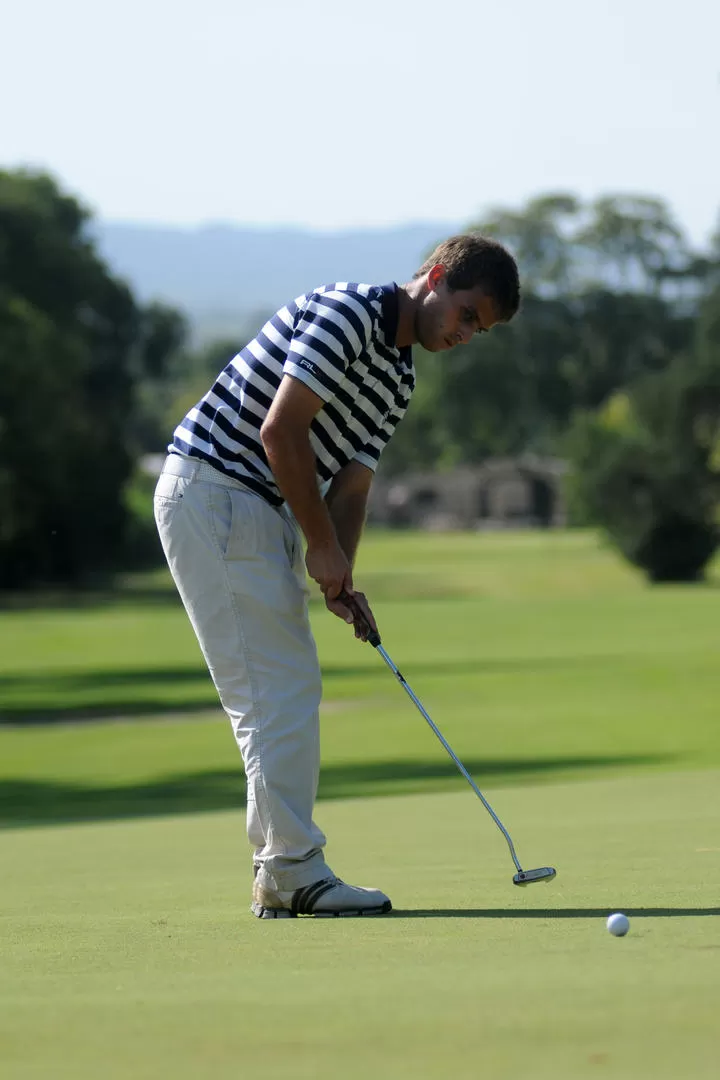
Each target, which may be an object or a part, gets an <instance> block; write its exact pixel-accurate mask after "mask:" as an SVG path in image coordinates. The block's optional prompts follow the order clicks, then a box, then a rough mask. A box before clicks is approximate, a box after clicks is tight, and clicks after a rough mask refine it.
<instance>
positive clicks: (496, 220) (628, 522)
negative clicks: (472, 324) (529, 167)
mask: <svg viewBox="0 0 720 1080" xmlns="http://www.w3.org/2000/svg"><path fill="white" fill-rule="evenodd" d="M470 228H474V229H477V230H479V231H482V232H484V233H486V234H489V235H492V236H495V237H497V238H498V239H500V240H501V241H503V242H504V243H505V244H506V245H507V246H508V247H509V248H510V249H511V250H512V251H513V253H514V254H515V256H516V258H517V260H518V263H519V265H520V269H521V278H522V282H523V299H522V308H521V312H520V314H519V315H518V316H517V317H516V319H515V320H513V322H512V323H511V324H509V325H508V326H506V327H498V328H497V329H496V330H494V331H493V333H492V334H490V335H484V336H483V338H482V340H480V339H478V340H477V341H473V342H472V343H470V344H469V345H467V346H464V347H462V348H458V349H456V350H454V351H453V353H451V354H446V355H443V356H437V357H436V356H431V355H429V354H427V353H424V352H423V351H422V350H421V349H416V350H415V359H416V366H417V369H418V386H417V390H416V393H415V396H414V398H413V402H412V403H411V407H410V410H409V411H408V414H407V416H406V418H405V420H404V421H403V423H402V424H401V425H400V427H399V429H398V431H397V433H396V435H395V437H394V439H393V440H392V441H391V443H390V445H389V447H388V448H387V450H386V451H385V454H384V455H383V461H382V465H381V468H382V469H383V470H384V471H385V472H386V473H400V472H403V471H406V470H411V469H412V470H416V469H418V468H422V469H446V468H449V467H452V466H453V465H456V464H461V463H473V462H480V461H482V460H484V459H486V458H488V457H492V456H498V455H502V456H507V455H515V454H520V453H523V452H527V451H532V452H535V453H538V454H547V455H553V456H561V457H563V458H566V459H567V460H569V461H570V463H571V465H572V466H573V467H572V468H571V471H570V479H569V484H570V490H569V495H570V506H571V512H572V514H573V517H574V520H575V521H576V522H577V523H581V524H588V523H591V524H599V525H601V526H603V527H604V528H605V529H606V531H608V533H609V534H610V535H611V537H612V538H613V539H614V541H615V543H616V544H617V545H618V547H619V548H620V549H621V550H622V551H623V552H624V554H625V555H626V556H627V557H628V558H629V559H631V560H632V561H633V562H635V563H636V564H637V565H639V566H642V567H643V569H645V570H646V572H647V573H648V575H649V576H650V577H651V578H653V579H656V580H665V579H673V580H687V579H692V578H696V577H698V576H700V575H701V574H702V570H703V567H704V566H705V564H706V562H707V560H708V558H709V557H710V555H711V554H712V552H713V551H714V550H715V547H716V545H717V542H718V536H717V525H718V520H717V507H718V503H719V500H718V487H717V485H718V479H719V478H720V235H718V236H716V237H715V238H714V239H713V240H712V241H711V243H710V244H709V245H708V249H707V250H704V251H698V250H696V249H695V248H694V247H693V246H692V245H691V244H690V242H689V241H688V238H687V236H686V235H685V233H684V231H683V229H682V228H681V227H680V225H679V224H678V222H677V221H675V220H674V218H673V215H672V213H671V211H670V209H669V208H668V207H667V205H666V204H665V203H664V202H662V201H661V200H659V199H655V198H650V197H641V196H605V197H603V198H600V199H597V200H594V201H591V202H582V201H581V200H579V199H577V198H576V197H574V196H573V195H571V194H567V193H556V194H549V195H543V196H539V197H537V198H534V199H532V200H530V201H529V202H528V203H527V204H526V205H525V206H523V207H521V208H519V209H515V210H510V209H500V210H497V211H495V212H492V213H490V214H488V215H486V216H485V217H484V218H483V219H482V220H480V221H477V222H473V223H471V225H470ZM310 284H312V283H310ZM258 325H259V321H258ZM258 325H253V326H252V327H248V329H247V333H246V334H245V335H238V337H237V338H236V339H234V340H227V341H219V342H214V343H212V344H211V345H207V346H205V347H204V348H193V347H192V346H191V344H190V337H189V326H188V324H187V321H186V319H185V317H184V316H183V314H182V313H181V312H179V311H176V310H174V309H173V308H171V307H168V306H165V305H161V304H150V305H145V306H143V305H141V304H139V303H138V301H137V300H136V298H135V297H133V295H132V292H131V290H130V289H129V287H128V286H127V284H126V283H124V282H122V281H120V280H118V279H117V278H116V276H115V275H114V274H113V273H112V272H111V271H110V270H109V269H108V267H107V266H105V265H104V264H103V262H102V260H101V258H100V257H99V255H98V253H97V251H96V250H95V248H94V245H93V243H92V240H91V238H90V218H89V215H88V213H87V211H86V210H85V209H84V208H83V207H82V206H81V205H80V204H79V203H78V202H77V200H75V199H74V198H72V197H70V196H69V195H68V194H66V193H64V192H63V191H62V190H61V189H60V188H59V186H58V185H57V183H56V182H55V181H54V180H53V178H52V177H50V176H47V175H44V174H40V173H33V172H27V171H15V172H0V374H1V375H2V378H0V490H1V491H2V496H3V498H2V515H1V517H0V588H6V589H7V588H19V587H28V586H32V585H37V584H48V583H64V584H81V583H84V582H87V581H92V580H93V579H96V578H97V577H98V576H102V575H104V574H107V573H111V572H112V571H113V570H116V569H118V568H121V567H126V566H128V564H130V563H132V562H133V561H134V562H137V561H138V560H140V559H143V558H146V559H148V558H149V559H152V558H154V557H156V556H157V553H158V549H157V545H156V544H155V542H154V536H153V534H152V523H151V520H150V511H149V507H150V487H149V485H148V484H147V483H146V485H145V487H143V486H142V482H141V481H140V480H139V479H138V472H137V462H138V460H139V458H140V457H141V456H142V455H143V454H146V453H151V452H155V453H157V452H161V451H162V450H163V449H164V447H165V445H166V444H167V441H168V438H169V434H170V432H171V430H172V428H173V427H174V425H175V424H176V423H177V421H178V420H179V419H180V417H181V416H182V415H183V414H184V412H185V411H186V410H187V408H188V407H189V406H190V405H191V404H193V403H194V402H195V401H196V400H197V398H198V397H199V396H200V395H201V394H202V393H204V392H205V390H206V389H207V386H208V384H209V382H210V380H212V378H214V376H215V375H216V374H217V372H218V371H219V370H220V369H221V368H222V367H223V366H224V364H225V363H226V362H227V361H228V360H229V359H230V357H231V356H232V355H233V353H234V352H236V351H237V350H238V349H239V348H241V347H242V346H243V345H244V344H245V343H246V341H247V340H249V338H250V337H252V336H253V334H254V332H255V331H256V330H257V328H258Z"/></svg>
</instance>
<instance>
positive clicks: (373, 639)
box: [338, 590, 557, 885]
mask: <svg viewBox="0 0 720 1080" xmlns="http://www.w3.org/2000/svg"><path fill="white" fill-rule="evenodd" d="M338 600H339V601H340V603H342V604H344V605H345V607H347V608H349V609H350V611H351V612H352V616H353V621H354V623H355V628H356V629H357V630H359V631H360V633H361V634H362V635H363V637H364V638H365V640H366V641H369V642H370V644H371V645H372V647H373V648H374V649H375V650H376V652H378V653H380V656H382V658H383V660H384V661H385V663H386V664H387V666H388V667H389V668H390V670H391V671H392V673H393V675H394V676H395V678H396V679H397V680H398V682H399V683H400V685H401V686H402V688H403V690H405V692H406V693H407V694H408V696H409V697H410V699H411V701H412V702H413V704H414V705H416V706H417V708H418V709H419V710H420V712H421V713H422V715H423V716H424V718H425V720H427V722H428V724H429V725H430V727H431V728H432V730H433V731H434V732H435V734H436V735H437V737H438V739H439V740H440V742H441V743H442V744H443V746H444V747H445V749H446V750H447V752H448V754H449V755H450V757H451V758H452V759H453V761H454V762H455V764H456V765H457V767H458V769H459V770H460V772H461V773H462V775H463V776H464V777H465V779H466V780H467V782H468V784H469V785H470V787H471V788H472V789H473V791H474V792H475V794H476V795H477V797H478V799H479V800H480V802H481V803H482V804H483V806H484V807H485V809H486V810H487V812H488V814H489V815H490V817H491V818H492V819H493V821H494V822H495V824H496V825H497V827H498V829H499V830H500V832H501V833H502V834H503V836H504V837H505V839H506V841H507V845H508V847H509V848H510V854H511V855H512V861H513V862H514V863H515V868H516V870H517V873H516V874H514V875H513V885H531V884H532V883H533V882H534V881H551V880H552V879H553V878H554V877H555V875H556V874H557V870H556V869H555V868H554V867H552V866H541V867H539V868H538V869H537V870H523V868H522V866H521V865H520V861H519V859H518V857H517V855H516V853H515V845H514V844H513V842H512V839H511V837H510V833H509V832H508V831H507V829H506V828H505V826H504V825H503V823H502V821H501V820H500V818H499V817H498V816H497V814H496V813H495V811H494V810H493V808H492V806H491V805H490V803H489V802H488V801H487V799H486V798H485V796H484V795H483V793H482V791H481V790H480V788H479V787H478V786H477V784H476V783H475V781H474V780H473V778H472V776H471V775H470V773H469V772H468V771H467V769H466V768H465V766H464V765H463V763H462V761H461V760H460V758H459V757H458V756H457V754H456V753H455V751H454V750H453V748H452V747H451V746H450V743H449V742H448V741H447V739H446V738H445V736H444V735H443V734H442V732H441V731H440V729H439V728H438V726H437V725H436V724H435V722H434V721H433V720H432V719H431V717H430V716H429V714H428V713H427V712H426V711H425V709H424V708H423V705H422V702H421V701H420V700H419V699H418V698H417V697H416V695H415V694H414V693H413V691H412V690H411V688H410V687H409V686H408V684H407V682H406V681H405V678H404V676H403V675H402V673H401V672H400V671H399V670H398V668H397V667H396V665H395V664H394V663H393V661H392V660H391V659H390V657H389V656H388V654H387V653H386V652H385V649H384V648H383V646H382V642H381V639H380V635H379V634H378V632H377V630H373V629H372V627H371V626H370V623H369V622H368V620H367V618H366V617H365V615H364V614H363V612H362V611H361V610H360V607H359V605H358V603H357V601H356V600H355V598H354V597H352V596H350V595H349V593H346V592H345V591H344V590H343V591H342V592H341V593H340V594H339V595H338Z"/></svg>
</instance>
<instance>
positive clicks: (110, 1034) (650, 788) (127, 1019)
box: [0, 770, 720, 1080]
mask: <svg viewBox="0 0 720 1080" xmlns="http://www.w3.org/2000/svg"><path fill="white" fill-rule="evenodd" d="M719 790H720V771H717V770H715V771H707V772H704V773H703V772H700V773H698V772H694V773H693V772H691V773H673V772H667V773H663V774H649V775H645V776H642V777H620V778H614V779H608V780H592V781H588V782H586V783H582V784H578V783H574V784H556V785H544V786H541V787H525V788H515V789H505V790H498V791H495V792H493V793H492V794H493V800H494V802H495V804H496V806H497V809H498V810H499V811H500V813H501V814H502V816H503V817H504V818H505V819H506V821H507V823H508V825H509V826H510V828H511V830H512V832H513V834H514V837H515V839H516V841H517V844H518V848H519V853H520V857H521V858H522V859H524V860H525V861H526V864H527V865H530V866H534V865H542V864H544V863H546V862H550V863H552V864H554V865H556V866H557V867H558V877H557V879H556V880H555V881H554V882H553V883H551V884H550V885H537V886H534V887H529V888H527V889H525V890H519V889H515V888H514V887H513V886H512V884H511V873H512V869H513V868H512V864H511V862H510V859H509V857H508V853H507V849H506V847H505V844H504V841H503V839H502V837H501V836H500V834H499V833H498V832H497V831H496V830H495V827H494V826H493V824H492V822H491V821H490V819H489V818H488V817H487V816H486V815H485V813H484V811H483V810H482V808H481V807H480V806H479V804H478V803H477V801H476V800H475V799H474V797H473V795H472V794H471V793H470V792H469V791H467V792H462V793H447V794H438V795H414V796H408V797H407V798H403V799H398V798H390V799H385V798H378V799H372V800H342V801H336V802H326V803H323V804H321V805H320V807H319V812H318V820H319V823H320V824H321V825H322V826H323V827H324V828H325V829H326V831H327V832H328V834H329V836H330V849H329V855H330V859H331V862H332V864H333V865H334V867H335V868H336V870H337V871H338V872H341V873H342V874H344V875H346V876H347V877H348V879H350V880H357V881H359V882H364V883H366V884H378V885H380V886H382V887H384V888H385V889H386V890H387V891H388V892H389V893H390V895H391V896H392V898H393V901H394V904H395V907H396V912H395V913H394V914H393V915H392V916H389V917H387V918H384V919H376V920H365V921H362V920H333V921H328V920H319V921H317V920H298V921H286V922H278V923H269V922H267V923H261V922H259V921H257V920H255V919H253V918H252V916H250V915H249V913H248V912H247V905H248V897H249V887H250V881H249V867H248V862H247V860H246V859H245V854H244V853H245V850H246V848H245V842H244V837H243V824H242V816H241V814H240V813H237V812H222V813H216V814H202V815H185V816H183V817H174V818H173V817H168V818H156V819H153V820H147V821H133V822H116V823H104V824H89V825H83V826H75V827H67V826H64V827H63V826H58V827H55V828H52V829H50V828H38V829H34V830H29V831H28V830H13V831H8V832H6V833H5V834H4V835H2V836H0V865H2V866H3V868H10V871H11V872H10V873H7V874H4V875H3V879H4V880H3V893H2V896H3V901H2V912H3V917H2V919H1V920H0V950H1V953H2V965H1V966H0V1072H1V1073H2V1076H3V1080H36V1078H38V1080H39V1078H40V1077H47V1076H52V1077H57V1078H59V1080H64V1078H66V1077H68V1078H70V1077H72V1078H73V1080H96V1078H97V1077H100V1076H102V1077H106V1078H108V1080H121V1078H122V1080H129V1078H130V1077H132V1078H133V1080H156V1078H157V1077H158V1076H173V1077H174V1078H175V1080H195V1078H200V1077H206V1076H211V1077H213V1078H214V1080H224V1078H228V1080H230V1078H236V1077H255V1076H263V1077H268V1078H274V1077H278V1078H280V1077H287V1076H294V1077H298V1078H307V1080H311V1078H312V1080H325V1078H328V1080H330V1078H332V1080H335V1078H337V1077H338V1076H343V1077H347V1078H348V1080H355V1078H358V1080H360V1078H365V1077H368V1076H375V1077H381V1078H383V1080H384V1078H386V1077H387V1078H392V1080H415V1078H418V1080H422V1078H433V1080H435V1078H437V1080H445V1078H446V1077H448V1076H453V1077H457V1078H458V1080H465V1078H467V1080H471V1078H472V1080H475V1078H476V1077H478V1076H482V1077H491V1078H493V1080H503V1078H513V1080H514V1078H515V1077H517V1076H518V1075H525V1074H531V1075H533V1076H535V1077H538V1078H539V1080H545V1078H547V1080H549V1078H552V1080H557V1078H558V1077H561V1078H568V1080H582V1078H585V1077H595V1076H598V1075H602V1076H607V1077H613V1078H623V1080H645V1078H648V1080H649V1078H653V1080H663V1078H667V1080H677V1078H678V1077H693V1080H703V1078H708V1080H710V1078H714V1077H716V1076H717V1048H718V1042H717V1038H718V1036H717V1017H718V1015H720V974H719V969H718V951H717V950H718V948H719V947H720V946H719V945H718V933H717V928H718V915H720V907H719V906H718V905H719V904H720V901H719V900H718V897H719V896H720V836H719V834H718V825H717V822H718V811H719V810H720V806H719V805H718V802H719V798H718V791H719ZM615 910H623V911H626V912H627V913H628V914H629V916H630V920H631V929H630V933H629V935H628V936H627V937H626V938H623V939H615V938H612V937H610V935H609V934H608V933H607V932H606V930H605V925H604V924H605V918H606V916H607V914H608V913H609V912H611V911H615Z"/></svg>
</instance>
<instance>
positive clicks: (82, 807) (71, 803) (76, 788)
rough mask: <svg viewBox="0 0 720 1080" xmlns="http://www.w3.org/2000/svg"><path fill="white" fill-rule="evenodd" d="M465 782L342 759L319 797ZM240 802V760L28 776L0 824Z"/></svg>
mask: <svg viewBox="0 0 720 1080" xmlns="http://www.w3.org/2000/svg"><path fill="white" fill-rule="evenodd" d="M667 760H668V759H667V758H665V757H661V756H638V755H626V756H617V757H603V756H597V757H590V756H587V757H558V758H526V759H523V758H520V759H516V758H514V759H507V760H506V759H499V760H474V761H473V760H469V761H467V762H466V763H465V764H466V767H467V768H468V769H469V770H470V771H471V772H472V774H473V775H474V776H475V777H476V778H477V780H478V781H479V782H480V783H484V782H485V781H492V782H493V783H494V784H496V785H497V784H503V783H506V784H510V783H517V782H522V781H532V780H535V781H537V780H538V779H540V778H543V779H547V778H550V777H552V778H558V777H568V776H571V775H574V774H586V773H588V772H592V771H596V772H597V771H601V770H605V769H610V768H614V769H622V768H629V767H637V766H639V765H653V764H658V763H660V762H664V761H667ZM465 786H466V782H465V780H463V778H462V777H461V776H459V775H458V772H457V770H456V768H455V765H454V764H453V763H452V762H451V761H443V760H439V761H430V762H428V761H374V762H363V763H359V764H354V763H348V764H338V765H329V766H327V767H326V768H324V769H322V771H321V775H320V790H319V798H321V799H341V798H360V797H363V798H365V797H368V796H373V795H403V794H411V793H420V792H433V791H447V790H455V789H458V788H461V787H465ZM244 805H245V782H244V777H243V772H242V769H241V767H240V765H239V764H238V768H237V769H216V770H213V771H208V772H198V773H185V774H182V775H176V776H161V777H158V778H156V779H152V780H147V781H143V782H141V783H137V782H135V783H128V784H116V785H114V786H113V785H111V784H107V785H102V786H101V785H92V784H80V783H72V782H69V781H61V780H52V779H32V778H18V779H12V780H4V781H2V782H0V826H3V827H6V828H7V827H13V826H23V825H49V824H61V823H66V822H71V821H101V820H107V819H112V818H132V817H152V816H156V815H162V814H184V813H199V812H201V811H208V810H239V809H241V808H242V807H244Z"/></svg>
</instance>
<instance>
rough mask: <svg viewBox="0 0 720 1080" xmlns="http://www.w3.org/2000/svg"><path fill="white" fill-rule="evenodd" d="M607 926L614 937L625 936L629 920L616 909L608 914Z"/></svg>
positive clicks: (628, 927)
mask: <svg viewBox="0 0 720 1080" xmlns="http://www.w3.org/2000/svg"><path fill="white" fill-rule="evenodd" d="M607 928H608V930H609V931H610V933H611V934H613V935H614V937H625V935H626V934H627V932H628V930H629V929H630V920H629V919H628V917H627V915H623V914H622V913H621V912H619V911H616V912H615V914H614V915H610V917H609V918H608V921H607Z"/></svg>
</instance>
